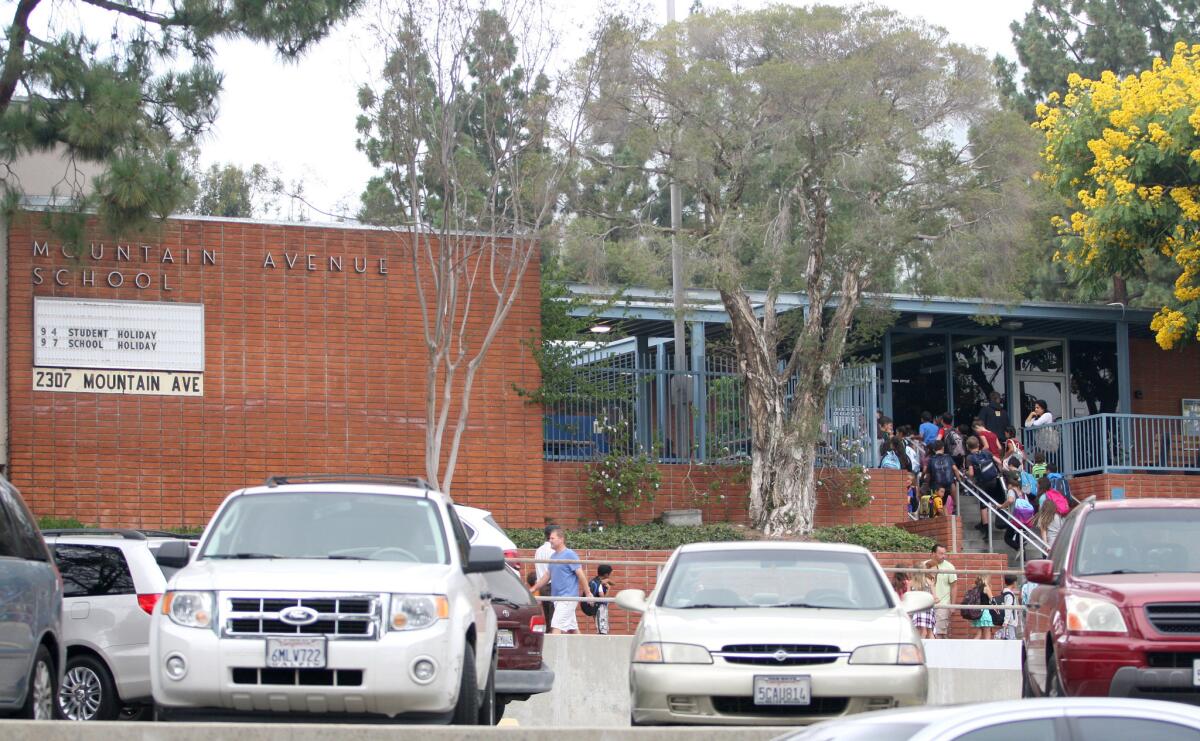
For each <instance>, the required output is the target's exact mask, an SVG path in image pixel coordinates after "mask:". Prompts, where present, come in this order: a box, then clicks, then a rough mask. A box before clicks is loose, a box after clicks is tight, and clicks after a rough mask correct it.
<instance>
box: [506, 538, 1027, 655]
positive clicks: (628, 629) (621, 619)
mask: <svg viewBox="0 0 1200 741" xmlns="http://www.w3.org/2000/svg"><path fill="white" fill-rule="evenodd" d="M568 545H570V543H568ZM576 553H577V554H578V555H579V558H580V559H581V560H584V561H589V560H598V561H604V562H606V563H610V564H611V565H612V567H613V575H612V579H613V586H614V588H615V591H614V592H613V594H612V596H616V592H617V591H620V590H622V589H641V590H642V591H644V592H646V593H647V594H649V593H650V591H651V590H653V589H654V586H655V583H656V582H657V580H658V566H656V565H649V566H633V565H622V564H621V563H619V562H621V561H647V562H655V563H665V562H666V560H667V558H668V557H669V556H670V555H671V551H610V550H579V551H576ZM520 557H521V558H533V551H532V550H522V551H520ZM875 558H876V559H877V560H878V561H879V564H880V565H881V566H883V567H884V568H885V569H886V568H911V567H913V566H914V565H916V564H919V563H922V562H924V561H925V560H926V559H928V558H929V554H928V553H876V554H875ZM947 559H948V560H949V561H950V562H951V563H953V564H954V565H955V567H957V568H960V569H987V570H1000V569H1006V568H1008V559H1007V557H1006V556H1004V554H995V553H951V554H949V555H948V556H947ZM583 568H584V572H585V573H586V574H587V576H588V579H589V580H590V579H591V578H592V577H593V576H595V574H596V564H588V565H586V566H584V567H583ZM522 569H523V570H524V572H523V573H525V572H528V571H529V570H532V569H533V564H523V565H522ZM974 578H975V577H974V576H970V575H966V574H964V575H961V576H960V577H959V581H958V583H957V584H956V585H955V592H954V596H955V599H959V598H961V597H962V595H963V593H965V592H966V590H967V589H968V588H969V587H970V585H971V584H972V583H973V582H974ZM989 583H990V585H991V587H992V590H993V591H994V593H996V594H999V593H1000V590H1001V589H1003V587H1004V581H1003V578H1002V577H1000V576H992V577H990V582H989ZM577 617H578V620H579V629H580V631H581V632H583V633H595V632H596V622H595V619H594V618H590V617H588V616H587V615H584V614H583V611H582V610H580V611H579V612H578V613H577ZM638 620H639V616H638V615H636V614H633V613H629V612H626V611H625V610H622V609H621V608H619V607H617V606H616V605H613V606H612V607H611V608H610V609H609V632H610V633H612V634H614V635H632V634H633V633H634V632H635V631H636V630H637V626H638ZM970 629H971V627H970V624H969V623H968V622H967V621H966V620H964V619H963V618H962V616H961V615H959V614H958V611H957V610H955V611H953V614H952V615H951V620H950V637H951V638H967V637H969V635H970V633H969V631H970Z"/></svg>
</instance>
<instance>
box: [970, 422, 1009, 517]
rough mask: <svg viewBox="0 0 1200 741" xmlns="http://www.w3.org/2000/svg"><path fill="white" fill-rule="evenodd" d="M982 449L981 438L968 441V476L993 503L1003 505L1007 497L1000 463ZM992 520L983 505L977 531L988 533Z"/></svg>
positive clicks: (980, 508) (980, 509) (971, 438)
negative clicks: (1001, 476) (1001, 479)
mask: <svg viewBox="0 0 1200 741" xmlns="http://www.w3.org/2000/svg"><path fill="white" fill-rule="evenodd" d="M980 447H981V446H980V444H979V438H977V437H974V436H972V437H970V438H968V439H967V475H968V476H970V477H971V478H972V479H973V480H974V481H975V484H976V486H978V487H979V488H980V489H981V490H982V491H983V493H984V494H986V495H987V496H988V497H989V498H990V499H991V500H992V501H993V502H995V503H996V504H1001V505H1002V504H1004V500H1005V499H1006V496H1005V492H1004V484H1003V483H1002V482H1001V481H1000V462H999V461H997V460H996V457H995V456H993V455H992V454H991V453H989V452H987V451H986V450H980ZM990 520H991V516H990V514H989V512H988V508H987V507H985V506H982V505H981V506H980V507H979V524H978V525H976V526H975V529H976V530H979V531H980V532H983V533H986V532H987V531H988V525H989V522H990Z"/></svg>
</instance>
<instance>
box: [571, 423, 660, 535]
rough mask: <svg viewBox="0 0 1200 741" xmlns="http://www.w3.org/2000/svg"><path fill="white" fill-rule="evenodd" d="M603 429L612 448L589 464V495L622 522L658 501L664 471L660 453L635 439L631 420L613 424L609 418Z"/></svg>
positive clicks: (618, 521) (618, 522)
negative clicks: (626, 514) (628, 514)
mask: <svg viewBox="0 0 1200 741" xmlns="http://www.w3.org/2000/svg"><path fill="white" fill-rule="evenodd" d="M603 430H604V434H605V435H607V436H608V440H609V445H610V449H609V452H608V453H606V454H605V455H604V457H602V458H600V459H599V460H596V461H594V462H592V463H589V464H588V465H587V475H588V496H590V497H591V499H592V501H593V502H595V503H597V504H599V505H600V506H602V507H604V508H605V509H607V510H608V511H609V512H611V513H612V514H613V517H615V518H616V520H617V524H620V523H621V515H622V513H624V512H627V511H629V510H631V509H637V508H638V507H640V506H642V504H644V503H647V502H653V501H654V497H655V495H656V494H657V493H658V489H659V487H661V486H662V474H660V473H659V471H658V465H657V463H656V460H657V456H655V455H654V454H653V453H652V452H651V451H648V450H646V449H645V448H643V447H642V445H641V443H639V442H638V441H637V440H635V439H634V437H633V428H632V427H631V426H630V424H629V422H628V421H626V420H623V419H622V420H618V421H617V422H616V423H615V424H609V423H608V421H607V420H605V421H604V426H603Z"/></svg>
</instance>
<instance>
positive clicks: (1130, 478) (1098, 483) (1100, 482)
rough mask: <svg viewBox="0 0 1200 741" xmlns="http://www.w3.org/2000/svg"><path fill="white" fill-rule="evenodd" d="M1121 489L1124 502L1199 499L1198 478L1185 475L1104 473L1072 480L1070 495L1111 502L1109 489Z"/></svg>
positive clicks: (1199, 478)
mask: <svg viewBox="0 0 1200 741" xmlns="http://www.w3.org/2000/svg"><path fill="white" fill-rule="evenodd" d="M1114 488H1122V489H1124V490H1125V498H1126V499H1146V498H1149V497H1165V498H1168V499H1194V498H1198V497H1200V476H1189V475H1185V474H1162V475H1157V474H1150V473H1106V474H1095V475H1092V476H1077V477H1075V478H1073V479H1071V495H1072V496H1074V497H1075V498H1076V499H1079V500H1083V499H1087V498H1088V497H1090V496H1095V497H1096V498H1097V499H1112V490H1113V489H1114Z"/></svg>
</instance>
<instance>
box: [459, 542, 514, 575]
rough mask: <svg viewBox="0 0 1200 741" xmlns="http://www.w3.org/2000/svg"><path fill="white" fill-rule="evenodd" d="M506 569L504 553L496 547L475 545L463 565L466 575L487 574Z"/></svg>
mask: <svg viewBox="0 0 1200 741" xmlns="http://www.w3.org/2000/svg"><path fill="white" fill-rule="evenodd" d="M503 569H504V551H503V550H502V549H500V548H497V547H496V546H494V545H473V546H471V550H470V551H468V552H467V562H466V563H465V564H463V573H464V574H486V573H490V572H492V571H502V570H503Z"/></svg>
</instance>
